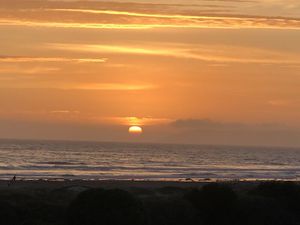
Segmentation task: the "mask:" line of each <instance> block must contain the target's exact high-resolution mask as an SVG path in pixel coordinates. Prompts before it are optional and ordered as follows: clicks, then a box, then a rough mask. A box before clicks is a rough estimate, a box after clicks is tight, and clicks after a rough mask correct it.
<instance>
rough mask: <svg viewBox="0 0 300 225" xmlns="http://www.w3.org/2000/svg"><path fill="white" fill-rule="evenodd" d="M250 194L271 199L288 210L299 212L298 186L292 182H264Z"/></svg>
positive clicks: (299, 187) (299, 194)
mask: <svg viewBox="0 0 300 225" xmlns="http://www.w3.org/2000/svg"><path fill="white" fill-rule="evenodd" d="M250 194H252V195H257V196H262V197H266V198H272V199H274V200H275V201H277V202H279V203H280V204H281V206H282V207H285V208H287V209H288V210H296V211H300V205H299V202H300V186H299V185H297V184H296V183H294V182H264V183H261V184H259V185H258V186H257V188H256V189H254V190H253V191H251V192H250Z"/></svg>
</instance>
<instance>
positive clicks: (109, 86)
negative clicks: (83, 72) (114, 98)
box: [62, 83, 156, 91]
mask: <svg viewBox="0 0 300 225" xmlns="http://www.w3.org/2000/svg"><path fill="white" fill-rule="evenodd" d="M155 87H156V86H154V85H150V84H123V83H90V84H84V83H83V84H80V85H71V86H65V87H62V89H66V90H68V89H73V90H103V91H139V90H148V89H153V88H155Z"/></svg>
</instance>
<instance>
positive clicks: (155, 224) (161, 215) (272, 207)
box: [0, 182, 300, 225]
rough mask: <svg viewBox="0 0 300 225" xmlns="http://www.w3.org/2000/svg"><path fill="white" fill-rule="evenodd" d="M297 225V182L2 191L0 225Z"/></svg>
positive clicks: (299, 220) (299, 192) (299, 188)
mask: <svg viewBox="0 0 300 225" xmlns="http://www.w3.org/2000/svg"><path fill="white" fill-rule="evenodd" d="M25 224H26V225H219V224H220V225H221V224H222V225H227V224H228V225H229V224H230V225H300V185H298V184H296V183H293V182H266V183H260V184H258V185H256V186H255V187H253V188H251V189H250V190H248V189H243V188H238V185H225V184H218V183H214V184H208V185H205V186H203V187H202V188H200V189H188V188H186V189H183V188H176V187H165V188H161V189H142V188H135V189H129V190H126V191H125V190H105V189H85V190H78V189H75V190H74V189H72V188H63V189H58V190H43V189H41V190H34V191H25V190H23V191H20V190H16V189H11V190H2V191H0V225H25Z"/></svg>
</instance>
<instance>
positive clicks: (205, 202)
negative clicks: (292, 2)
mask: <svg viewBox="0 0 300 225" xmlns="http://www.w3.org/2000/svg"><path fill="white" fill-rule="evenodd" d="M186 198H187V199H188V200H189V201H190V202H191V203H192V204H193V205H194V207H196V208H197V209H198V210H199V213H200V215H201V217H202V218H203V220H204V222H205V224H223V225H224V224H234V221H233V214H234V211H235V210H236V208H235V206H236V203H237V199H238V198H237V195H236V193H235V192H234V191H233V190H232V189H231V188H229V187H227V186H225V185H221V184H209V185H205V186H204V187H203V188H202V189H201V190H197V189H194V190H192V191H190V192H189V193H188V194H187V195H186Z"/></svg>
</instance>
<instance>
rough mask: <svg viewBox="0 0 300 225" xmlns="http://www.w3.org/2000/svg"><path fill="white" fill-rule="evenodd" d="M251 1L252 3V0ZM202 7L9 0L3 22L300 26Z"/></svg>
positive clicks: (299, 22)
mask: <svg viewBox="0 0 300 225" xmlns="http://www.w3.org/2000/svg"><path fill="white" fill-rule="evenodd" d="M45 3H47V4H45ZM239 3H241V1H239ZM248 3H249V4H250V2H249V1H248ZM12 6H14V7H15V8H14V7H12ZM255 6H256V7H259V6H257V5H256V4H254V3H253V7H255ZM76 7H77V8H76ZM199 7H200V6H199ZM203 7H208V9H206V10H203V9H202V10H201V7H200V8H199V9H198V10H197V11H195V10H194V7H192V6H190V8H187V5H176V6H175V5H172V4H146V3H140V4H139V3H135V4H133V3H132V4H129V3H127V4H125V3H117V2H114V3H112V2H110V3H103V2H97V4H95V3H93V2H88V1H87V2H84V3H82V2H81V3H77V4H75V3H68V2H64V3H58V2H49V1H43V2H42V1H36V2H35V3H31V4H21V3H20V4H19V5H17V4H16V3H14V4H13V3H10V1H7V5H6V6H4V7H3V8H2V10H1V11H2V12H1V16H0V25H6V26H34V27H35V26H37V27H60V28H85V29H149V28H222V29H240V28H264V29H297V30H298V29H300V18H298V17H284V16H281V15H277V16H257V14H255V15H254V14H253V13H250V14H245V13H244V12H237V13H232V12H231V14H228V11H230V9H233V8H234V5H229V6H228V5H226V4H225V5H209V6H208V5H205V4H204V5H202V8H203ZM209 7H210V8H209ZM228 8H229V9H228ZM226 11H227V14H226ZM56 18H57V19H56Z"/></svg>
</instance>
